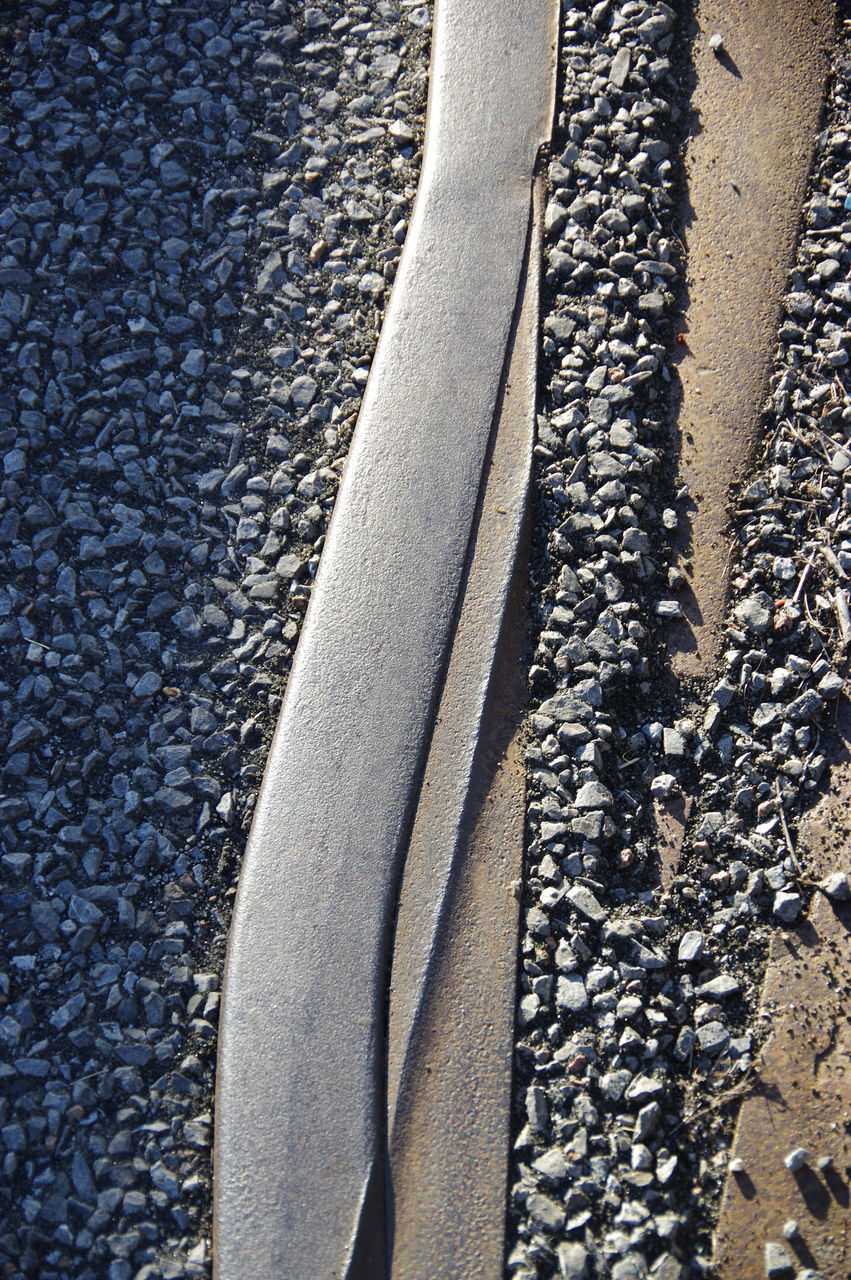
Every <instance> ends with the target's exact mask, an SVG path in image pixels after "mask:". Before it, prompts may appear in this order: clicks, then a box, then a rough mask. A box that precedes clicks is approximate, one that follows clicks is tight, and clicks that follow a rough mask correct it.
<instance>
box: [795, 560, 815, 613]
mask: <svg viewBox="0 0 851 1280" xmlns="http://www.w3.org/2000/svg"><path fill="white" fill-rule="evenodd" d="M815 559H816V553H815V552H813V553H812V555H811V556H810V558H809V560H808V561H807V563H806V564H805V565H804V568H803V571H802V573H801V576H800V578H799V579H798V585H797V587H796V588H795V594H794V595H793V596H792V604H797V603H798V601H799V600H800V598H801V592H802V591H803V589H804V583H805V582H806V580H807V578H808V576H809V572H810V569H812V567H813V565H814V564H815Z"/></svg>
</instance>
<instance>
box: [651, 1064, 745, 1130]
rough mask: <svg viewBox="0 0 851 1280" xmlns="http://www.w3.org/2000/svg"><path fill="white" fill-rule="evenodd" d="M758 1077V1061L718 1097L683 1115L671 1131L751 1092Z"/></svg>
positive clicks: (700, 1118) (691, 1122)
mask: <svg viewBox="0 0 851 1280" xmlns="http://www.w3.org/2000/svg"><path fill="white" fill-rule="evenodd" d="M758 1079H759V1068H758V1067H757V1065H756V1063H754V1064H752V1065H751V1066H750V1067H749V1068H748V1071H747V1074H746V1075H745V1076H744V1077H743V1079H741V1080H740V1081H739V1083H738V1084H734V1085H732V1086H731V1087H730V1088H729V1089H725V1090H724V1091H723V1092H722V1093H719V1094H718V1096H717V1098H713V1099H712V1101H711V1102H709V1103H707V1104H706V1106H705V1107H700V1108H699V1109H698V1110H697V1111H692V1112H690V1113H689V1114H688V1115H687V1116H683V1118H682V1120H681V1121H680V1122H679V1124H677V1125H674V1127H673V1129H672V1130H671V1133H676V1132H677V1130H678V1129H682V1128H683V1127H684V1125H687V1124H693V1123H694V1121H695V1120H702V1119H703V1117H704V1116H707V1115H710V1114H711V1112H713V1111H717V1110H718V1109H719V1108H720V1107H724V1106H726V1105H727V1103H728V1102H733V1101H735V1099H736V1098H740V1097H742V1096H743V1095H744V1094H747V1093H751V1092H752V1091H753V1088H754V1085H755V1083H756V1081H757V1080H758Z"/></svg>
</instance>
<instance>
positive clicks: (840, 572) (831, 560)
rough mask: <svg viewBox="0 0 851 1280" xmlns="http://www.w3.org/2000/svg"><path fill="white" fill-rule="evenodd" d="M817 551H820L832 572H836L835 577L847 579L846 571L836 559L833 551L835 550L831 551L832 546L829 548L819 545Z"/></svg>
mask: <svg viewBox="0 0 851 1280" xmlns="http://www.w3.org/2000/svg"><path fill="white" fill-rule="evenodd" d="M819 551H820V552H821V554H822V556H823V557H824V559H825V562H826V563H827V565H828V567H829V568H831V569H832V570H833V572H834V573H835V574H836V576H837V578H843V579H847V578H848V574H847V573H846V572H845V570H844V569H843V568H842V565H841V564H840V563H839V560H838V558H837V556H836V553H835V551H833V550H832V548H830V547H819Z"/></svg>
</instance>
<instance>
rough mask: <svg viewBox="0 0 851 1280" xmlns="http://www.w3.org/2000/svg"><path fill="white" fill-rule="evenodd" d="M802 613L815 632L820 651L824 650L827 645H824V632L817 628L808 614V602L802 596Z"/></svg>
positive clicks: (814, 621) (816, 624)
mask: <svg viewBox="0 0 851 1280" xmlns="http://www.w3.org/2000/svg"><path fill="white" fill-rule="evenodd" d="M804 613H805V614H806V615H807V621H808V622H809V624H810V626H811V627H812V629H813V631H815V633H816V635H817V637H818V642H819V644H820V645H821V647H822V649H826V648H827V645H826V644H825V643H824V630H823V629H822V627H820V626H819V624H818V623H817V622H816V620H815V618H814V617H813V615H812V614H811V613H810V602H809V600H808V599H807V597H806V596H804Z"/></svg>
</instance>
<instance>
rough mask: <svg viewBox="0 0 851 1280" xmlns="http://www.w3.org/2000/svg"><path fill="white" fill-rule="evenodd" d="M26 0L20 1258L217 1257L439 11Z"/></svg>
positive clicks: (0, 1141) (6, 876) (16, 987)
mask: <svg viewBox="0 0 851 1280" xmlns="http://www.w3.org/2000/svg"><path fill="white" fill-rule="evenodd" d="M0 24H2V25H0V48H2V55H0V56H2V60H3V62H4V63H5V64H8V67H7V72H8V83H9V92H8V93H7V94H5V95H4V102H3V104H2V109H1V110H2V116H1V117H0V186H2V203H1V204H0V231H2V242H3V245H2V255H3V256H2V259H0V346H2V356H0V359H2V363H3V375H2V391H0V442H2V463H3V472H4V476H3V483H2V490H0V492H2V499H0V503H2V505H0V545H2V553H3V555H2V565H3V568H2V578H3V582H2V589H0V640H1V641H2V649H3V662H2V670H0V679H2V684H0V699H2V732H3V739H2V741H3V746H4V748H5V750H4V752H3V772H4V777H3V784H4V795H3V798H2V800H0V829H2V835H3V856H2V867H3V880H4V886H3V890H2V899H1V900H0V904H1V905H2V912H3V921H2V937H3V943H4V946H3V956H4V959H3V961H2V963H0V969H2V973H0V993H2V994H0V999H2V1001H3V1004H4V1006H5V1007H4V1008H3V1009H0V1014H2V1017H0V1043H2V1050H3V1053H2V1059H0V1081H2V1083H0V1148H2V1150H1V1151H0V1159H2V1170H3V1176H2V1179H0V1205H2V1225H0V1265H2V1266H3V1268H4V1270H3V1274H4V1275H7V1276H10V1277H11V1276H17V1275H26V1276H38V1277H39V1278H40V1280H42V1278H43V1280H48V1278H49V1277H60V1276H61V1277H79V1280H84V1278H85V1280H95V1278H97V1280H103V1278H104V1277H108V1280H130V1278H131V1277H135V1280H146V1278H147V1280H150V1278H152V1277H163V1278H164V1280H175V1278H176V1277H182V1276H202V1275H207V1274H208V1273H209V1265H210V1211H211V1197H210V1180H211V1171H210V1143H211V1111H212V1087H213V1068H214V1063H215V1039H216V1015H217V1008H218V1002H219V985H220V979H221V971H222V964H223V959H224V943H225V934H226V928H227V923H228V906H229V896H230V894H232V892H233V885H234V884H235V879H236V871H237V863H238V855H239V854H240V852H241V851H242V849H243V847H244V843H245V836H246V833H247V829H248V826H249V823H250V819H251V811H252V806H253V803H254V798H255V794H256V791H257V786H258V783H259V779H260V777H261V774H262V769H263V764H264V759H265V745H264V744H266V743H268V739H269V737H270V736H271V731H272V729H273V727H274V723H275V720H276V718H277V713H278V709H279V706H280V700H281V695H282V693H283V690H284V687H285V682H286V674H287V670H288V668H289V664H290V660H291V656H292V652H293V648H294V646H295V643H296V640H297V638H298V633H299V627H300V622H301V619H302V617H303V612H304V608H305V605H306V602H307V599H308V596H309V591H310V583H311V579H312V577H313V574H314V572H315V569H316V565H317V562H318V558H319V553H320V551H321V547H322V539H323V531H324V528H325V525H326V521H327V517H328V513H329V511H330V508H331V505H332V502H333V496H334V492H335V489H336V485H337V480H338V476H339V473H340V468H341V465H342V462H343V459H344V453H345V446H346V443H347V440H348V436H349V434H350V431H351V426H352V423H353V420H354V415H355V414H356V412H357V408H358V405H359V402H360V396H361V393H362V389H363V386H364V384H365V381H366V377H367V371H368V367H369V363H370V359H371V356H372V353H373V350H374V346H375V340H376V332H377V327H378V325H379V323H380V314H381V307H382V303H383V298H384V295H385V292H386V290H387V289H388V286H389V284H390V282H391V281H392V279H393V275H394V271H395V264H396V261H397V258H398V255H399V252H400V246H401V244H402V243H403V242H404V238H405V229H406V219H407V216H408V213H409V210H410V205H411V200H412V198H413V195H414V192H415V188H416V182H417V177H418V168H419V164H418V158H419V157H418V147H419V141H420V139H421V133H422V125H423V120H424V107H425V90H426V75H427V62H428V51H429V27H430V13H429V11H428V10H427V9H426V8H424V7H423V6H421V5H419V4H416V3H414V4H411V3H408V2H407V0H398V2H396V3H392V4H391V3H389V2H388V0H376V2H375V3H363V4H346V5H343V4H335V3H328V4H323V5H317V6H315V7H313V6H304V5H302V4H293V5H290V4H288V3H286V2H285V0H271V2H270V3H266V2H253V0H252V2H246V3H242V4H240V3H234V4H231V3H220V2H216V0H195V2H194V3H192V4H191V5H189V4H185V5H184V4H179V3H166V2H165V0H163V2H162V3H160V4H157V3H123V2H122V0H116V2H114V3H111V2H109V0H104V2H103V3H89V2H88V0H87V2H85V3H84V2H76V0H43V2H42V3H34V2H28V0H25V2H24V3H22V4H21V5H20V6H18V7H17V9H16V11H15V14H14V15H13V16H10V14H9V10H8V7H7V9H6V11H5V14H4V16H3V17H2V18H0ZM341 678H345V673H344V672H341Z"/></svg>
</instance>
